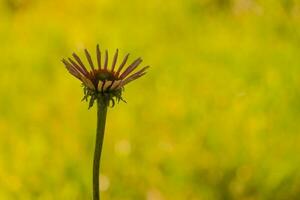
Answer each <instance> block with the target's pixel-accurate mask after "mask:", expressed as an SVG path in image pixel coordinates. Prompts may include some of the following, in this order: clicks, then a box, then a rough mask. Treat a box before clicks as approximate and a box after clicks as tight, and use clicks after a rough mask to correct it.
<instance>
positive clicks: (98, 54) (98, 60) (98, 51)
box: [96, 44, 101, 69]
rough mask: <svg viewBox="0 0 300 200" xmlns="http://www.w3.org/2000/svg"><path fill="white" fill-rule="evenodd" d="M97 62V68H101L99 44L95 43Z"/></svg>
mask: <svg viewBox="0 0 300 200" xmlns="http://www.w3.org/2000/svg"><path fill="white" fill-rule="evenodd" d="M96 51H97V62H98V68H99V69H101V51H100V47H99V44H97V50H96Z"/></svg>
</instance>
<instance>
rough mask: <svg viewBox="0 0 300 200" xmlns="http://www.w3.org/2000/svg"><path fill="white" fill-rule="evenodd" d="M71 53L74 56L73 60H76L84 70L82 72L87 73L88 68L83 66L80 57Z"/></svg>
mask: <svg viewBox="0 0 300 200" xmlns="http://www.w3.org/2000/svg"><path fill="white" fill-rule="evenodd" d="M72 55H73V57H74V58H75V60H76V61H77V62H78V64H79V65H80V66H81V68H82V69H83V70H84V72H85V73H86V74H88V73H89V72H88V70H87V69H86V68H85V66H84V64H83V63H82V61H81V60H80V58H79V57H78V56H77V55H76V54H75V53H73V54H72Z"/></svg>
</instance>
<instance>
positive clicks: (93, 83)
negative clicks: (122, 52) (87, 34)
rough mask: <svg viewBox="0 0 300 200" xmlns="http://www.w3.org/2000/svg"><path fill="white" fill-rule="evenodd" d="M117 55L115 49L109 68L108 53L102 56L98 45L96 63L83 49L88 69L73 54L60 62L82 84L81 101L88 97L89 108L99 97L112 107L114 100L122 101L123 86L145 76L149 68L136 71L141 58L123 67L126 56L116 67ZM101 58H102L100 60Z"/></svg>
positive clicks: (125, 62)
mask: <svg viewBox="0 0 300 200" xmlns="http://www.w3.org/2000/svg"><path fill="white" fill-rule="evenodd" d="M118 54H119V51H118V49H117V50H116V52H115V54H114V56H113V58H112V62H111V65H110V67H109V64H108V61H109V59H108V57H109V56H108V51H107V50H106V51H105V53H104V56H103V54H101V51H100V48H99V45H97V48H96V56H97V62H93V60H92V58H91V55H90V53H89V52H88V51H87V50H86V49H85V56H86V59H87V62H88V63H89V66H90V69H87V68H86V67H85V65H84V64H83V62H82V60H81V59H80V58H79V56H78V55H77V54H75V53H73V55H72V56H73V58H68V59H63V60H62V62H63V63H64V65H65V66H66V68H67V70H68V71H69V72H70V73H71V74H72V75H73V76H75V77H76V78H77V79H79V80H80V81H81V82H82V84H83V87H84V98H83V100H88V98H89V97H90V104H89V107H92V106H93V103H94V101H95V100H96V99H97V98H98V97H99V95H101V96H102V97H104V98H105V99H106V100H107V103H110V102H112V106H114V104H115V100H117V101H118V102H119V101H120V100H123V99H122V91H123V89H124V86H125V85H126V84H128V83H130V82H131V81H133V80H135V79H137V78H139V77H141V76H143V75H145V73H146V69H147V68H148V67H149V66H146V67H143V68H142V69H140V70H136V69H137V67H138V66H139V65H140V64H141V62H142V59H141V58H137V59H136V60H134V61H133V62H132V63H131V64H129V65H128V66H127V67H125V66H126V64H127V61H128V57H129V54H127V55H126V56H125V57H124V58H123V60H122V62H121V63H120V64H119V65H118V66H117V60H118ZM102 56H103V57H104V58H102ZM102 60H103V62H102ZM134 71H135V72H134ZM123 101H124V100H123Z"/></svg>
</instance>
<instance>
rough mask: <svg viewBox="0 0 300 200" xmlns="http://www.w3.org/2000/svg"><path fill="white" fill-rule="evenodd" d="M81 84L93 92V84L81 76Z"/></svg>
mask: <svg viewBox="0 0 300 200" xmlns="http://www.w3.org/2000/svg"><path fill="white" fill-rule="evenodd" d="M82 82H83V83H84V85H85V86H86V87H88V88H90V89H92V90H95V86H94V84H93V82H92V81H91V80H90V79H88V78H86V77H85V76H82Z"/></svg>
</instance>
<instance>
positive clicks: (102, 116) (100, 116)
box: [93, 95, 107, 200]
mask: <svg viewBox="0 0 300 200" xmlns="http://www.w3.org/2000/svg"><path fill="white" fill-rule="evenodd" d="M97 104H98V105H97V107H98V110H97V135H96V145H95V153H94V164H93V200H100V194H99V170H100V159H101V152H102V145H103V139H104V130H105V121H106V114H107V101H106V99H105V97H104V96H102V95H100V96H99V97H98V99H97Z"/></svg>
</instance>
